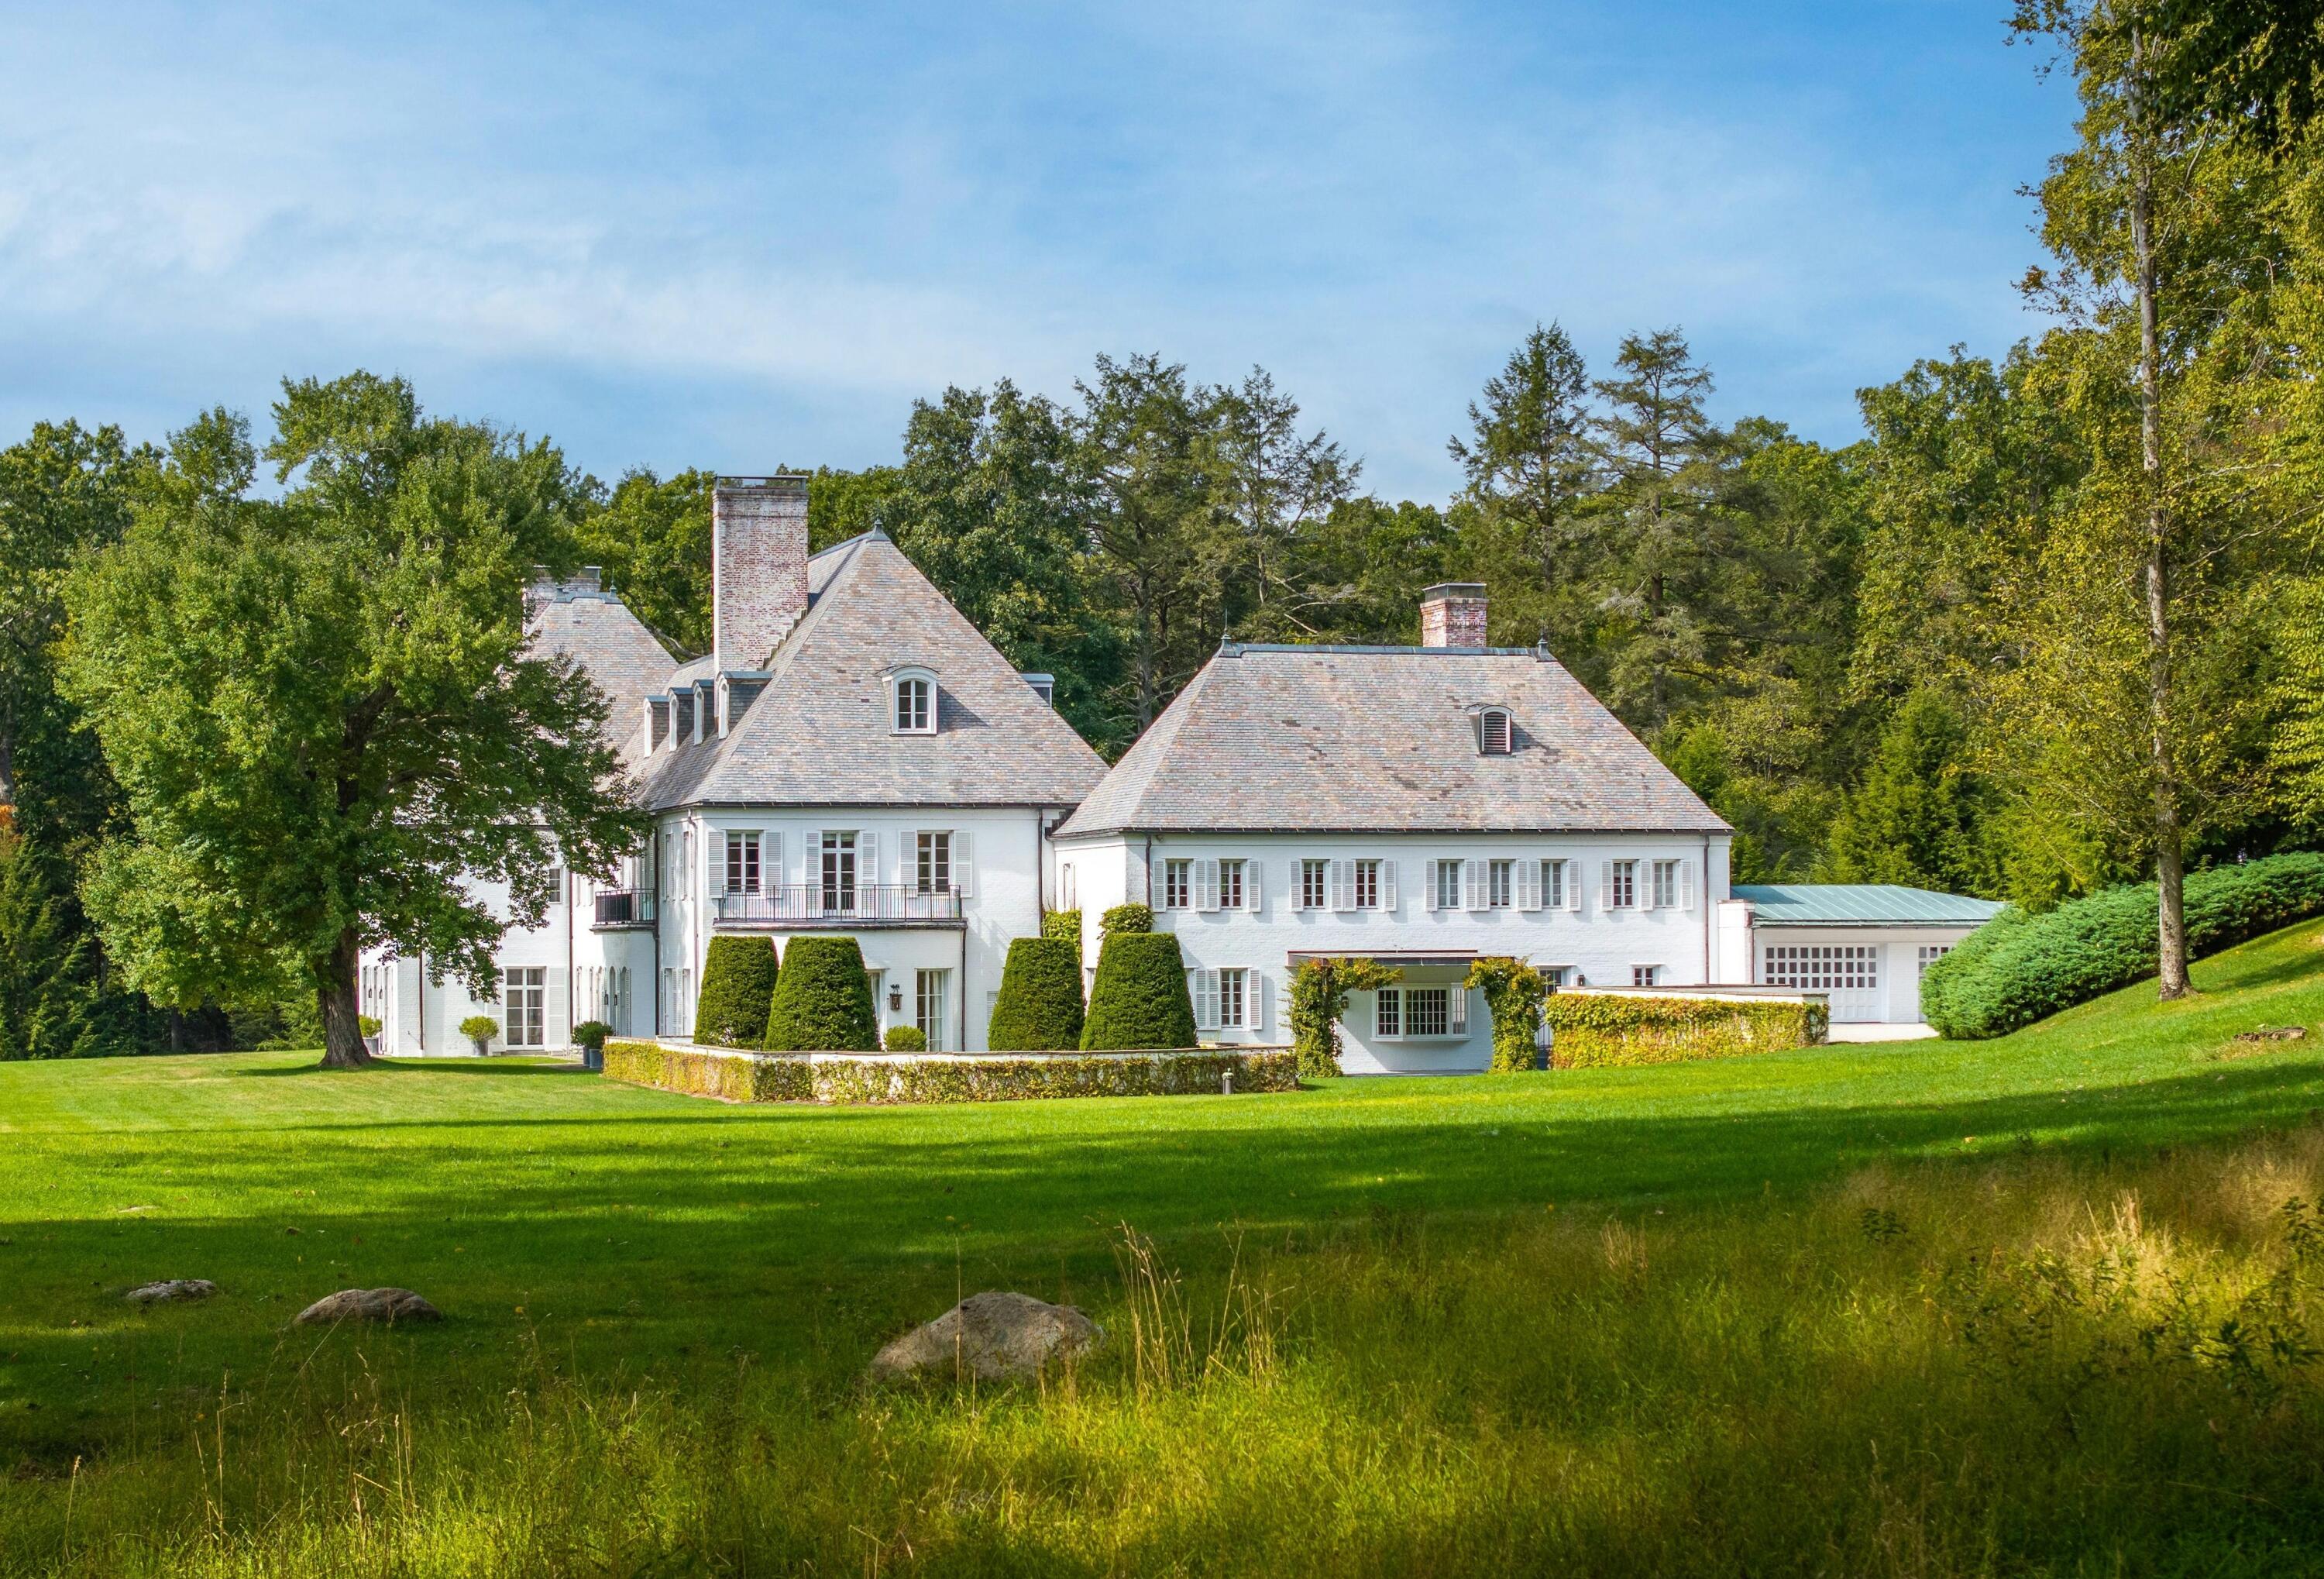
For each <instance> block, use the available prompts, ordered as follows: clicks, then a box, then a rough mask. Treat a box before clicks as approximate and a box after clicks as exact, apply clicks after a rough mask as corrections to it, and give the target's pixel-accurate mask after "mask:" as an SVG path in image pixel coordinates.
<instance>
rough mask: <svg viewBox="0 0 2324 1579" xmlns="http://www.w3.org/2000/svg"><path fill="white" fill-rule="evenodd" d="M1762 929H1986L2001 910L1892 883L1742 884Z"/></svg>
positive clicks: (1738, 887) (1740, 895)
mask: <svg viewBox="0 0 2324 1579" xmlns="http://www.w3.org/2000/svg"><path fill="white" fill-rule="evenodd" d="M1732 892H1733V893H1734V895H1735V897H1736V898H1737V899H1738V900H1750V901H1751V904H1752V907H1753V908H1754V910H1757V916H1756V918H1755V922H1756V924H1757V925H1758V926H1761V927H1981V926H1983V925H1985V923H1986V922H1987V921H1990V920H1991V919H1993V917H1994V914H1995V912H1996V911H1997V910H2000V909H2001V906H2000V905H1998V904H1997V903H1996V902H1995V901H1994V900H1973V899H1970V898H1969V897H1968V896H1967V895H1966V894H1958V893H1936V892H1933V891H1930V890H1928V889H1925V888H1904V887H1901V886H1899V885H1898V884H1895V883H1893V882H1738V883H1737V884H1735V885H1734V888H1733V889H1732Z"/></svg>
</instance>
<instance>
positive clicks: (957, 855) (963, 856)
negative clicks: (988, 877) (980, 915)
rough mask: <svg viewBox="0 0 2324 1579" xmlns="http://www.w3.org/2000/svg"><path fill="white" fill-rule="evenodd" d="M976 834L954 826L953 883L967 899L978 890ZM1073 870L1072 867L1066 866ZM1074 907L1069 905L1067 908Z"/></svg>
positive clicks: (1069, 870)
mask: <svg viewBox="0 0 2324 1579" xmlns="http://www.w3.org/2000/svg"><path fill="white" fill-rule="evenodd" d="M975 840H976V836H975V835H974V834H972V833H971V832H969V831H968V830H967V829H966V828H954V830H953V834H952V885H953V887H954V888H956V889H958V890H960V893H961V897H962V898H963V899H966V898H967V897H968V896H969V895H971V894H973V893H974V892H975V891H976V843H975ZM1065 870H1066V871H1068V872H1071V871H1072V870H1073V868H1072V867H1070V866H1068V867H1066V868H1065ZM1071 908H1072V907H1070V906H1068V907H1067V909H1071Z"/></svg>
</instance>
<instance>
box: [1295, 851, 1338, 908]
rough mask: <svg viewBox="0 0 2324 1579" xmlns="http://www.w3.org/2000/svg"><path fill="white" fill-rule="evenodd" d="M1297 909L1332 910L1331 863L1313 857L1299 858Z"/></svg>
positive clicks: (1304, 856)
mask: <svg viewBox="0 0 2324 1579" xmlns="http://www.w3.org/2000/svg"><path fill="white" fill-rule="evenodd" d="M1299 908H1300V909H1301V910H1330V909H1331V908H1332V863H1330V862H1329V861H1326V860H1323V859H1322V858H1321V857H1319V856H1315V855H1303V856H1301V857H1300V858H1299Z"/></svg>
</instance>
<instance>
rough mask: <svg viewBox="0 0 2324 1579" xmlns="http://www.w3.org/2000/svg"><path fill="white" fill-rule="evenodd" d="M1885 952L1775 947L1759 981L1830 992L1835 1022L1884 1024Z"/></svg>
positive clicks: (1863, 946) (1853, 946)
mask: <svg viewBox="0 0 2324 1579" xmlns="http://www.w3.org/2000/svg"><path fill="white" fill-rule="evenodd" d="M1881 953H1882V950H1881V946H1880V945H1879V944H1877V943H1771V944H1768V945H1767V946H1766V952H1765V954H1764V955H1763V956H1762V963H1763V966H1764V968H1763V970H1762V973H1761V977H1760V979H1761V980H1762V981H1763V982H1764V983H1766V985H1768V986H1771V987H1800V988H1804V989H1806V990H1807V991H1809V992H1812V993H1825V994H1827V995H1828V996H1829V998H1830V999H1831V1017H1832V1019H1834V1020H1848V1021H1863V1020H1885V1019H1886V1018H1887V1016H1886V1012H1885V1011H1886V1003H1885V1002H1884V1000H1883V999H1882V997H1881V992H1880V956H1881Z"/></svg>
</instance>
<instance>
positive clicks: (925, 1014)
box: [914, 971, 952, 1053]
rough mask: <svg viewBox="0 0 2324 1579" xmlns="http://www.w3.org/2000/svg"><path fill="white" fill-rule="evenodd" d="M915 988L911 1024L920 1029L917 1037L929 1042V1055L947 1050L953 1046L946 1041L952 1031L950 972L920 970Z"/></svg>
mask: <svg viewBox="0 0 2324 1579" xmlns="http://www.w3.org/2000/svg"><path fill="white" fill-rule="evenodd" d="M917 986H918V993H917V994H916V997H917V1002H916V1004H915V1008H916V1010H917V1014H916V1017H915V1021H914V1022H915V1023H916V1024H918V1026H919V1028H920V1034H921V1035H922V1036H925V1037H927V1039H928V1050H929V1051H930V1052H932V1053H933V1052H941V1051H945V1050H948V1049H949V1048H951V1046H952V1043H951V1041H950V1040H949V1038H948V1033H949V1032H950V1030H951V1020H950V1018H949V1014H950V1011H949V1005H950V1004H951V1002H952V972H950V971H922V972H920V973H919V978H918V983H917Z"/></svg>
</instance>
